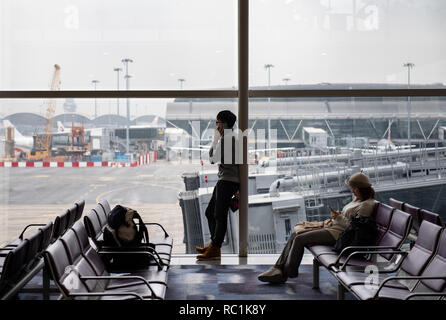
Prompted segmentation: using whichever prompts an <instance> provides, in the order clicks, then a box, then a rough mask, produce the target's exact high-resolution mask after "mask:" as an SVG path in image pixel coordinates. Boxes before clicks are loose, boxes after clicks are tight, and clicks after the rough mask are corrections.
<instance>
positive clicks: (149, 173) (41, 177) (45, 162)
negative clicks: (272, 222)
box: [0, 99, 238, 254]
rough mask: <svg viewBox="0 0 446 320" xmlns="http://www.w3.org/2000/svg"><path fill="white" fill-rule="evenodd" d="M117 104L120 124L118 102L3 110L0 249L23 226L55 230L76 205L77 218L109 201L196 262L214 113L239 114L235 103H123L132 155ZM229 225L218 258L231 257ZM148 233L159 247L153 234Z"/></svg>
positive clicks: (204, 230)
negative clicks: (51, 225) (81, 203)
mask: <svg viewBox="0 0 446 320" xmlns="http://www.w3.org/2000/svg"><path fill="white" fill-rule="evenodd" d="M121 100H122V101H120V108H121V112H120V114H119V115H117V114H116V111H117V99H3V100H1V101H0V103H1V110H2V114H1V118H2V120H3V121H2V125H1V126H0V136H2V137H3V138H2V139H1V141H0V158H1V159H0V244H3V243H6V242H8V241H12V240H14V239H15V238H14V237H17V236H18V235H19V234H20V232H21V230H22V229H23V227H24V221H25V222H26V224H28V223H47V222H49V221H54V219H55V217H56V216H57V215H60V214H62V213H63V212H64V211H65V210H66V209H68V208H69V206H70V205H72V204H73V203H74V202H75V201H77V200H80V199H84V200H85V201H86V206H85V210H84V213H87V212H88V211H89V210H91V209H93V208H94V207H95V205H96V204H97V203H98V201H99V200H100V199H107V200H108V201H109V203H110V205H111V207H112V208H113V206H115V205H117V204H121V205H124V206H128V207H131V208H133V209H136V210H137V211H138V212H139V213H140V214H141V216H142V218H143V220H144V221H145V222H158V223H161V224H162V225H163V226H164V228H165V229H166V231H167V232H168V233H169V235H171V236H172V238H173V239H174V246H173V252H174V253H178V254H184V253H191V254H195V253H196V251H195V246H203V245H205V244H207V243H208V242H209V240H210V232H209V226H208V222H207V218H206V216H205V210H206V208H207V205H208V203H209V201H210V198H211V195H212V192H213V188H214V186H215V184H216V182H217V164H211V163H210V162H209V146H210V143H211V141H212V139H213V136H214V130H215V128H216V115H217V113H218V112H219V111H221V110H224V109H229V110H232V111H233V112H234V113H237V112H236V111H235V110H236V107H237V101H236V99H129V110H130V123H129V152H127V118H126V115H125V113H124V110H125V109H126V108H127V101H126V99H121ZM50 105H53V106H55V112H54V114H53V117H52V118H51V119H52V121H50V125H49V129H50V130H49V131H50V133H51V144H50V147H49V150H50V152H49V153H45V150H48V148H47V147H46V146H47V145H46V144H44V141H45V140H44V137H45V132H46V122H45V117H46V115H47V110H48V108H49V106H50ZM95 109H96V112H97V116H96V117H94V113H95ZM51 122H52V123H51ZM14 128H15V129H14ZM228 217H229V220H228V221H229V222H228V233H227V235H226V237H225V239H224V242H223V246H222V252H223V253H235V252H236V250H237V248H238V245H237V231H236V228H237V224H236V223H238V221H237V217H238V213H237V212H235V213H234V212H229V216H228ZM149 231H150V232H151V237H152V236H153V237H154V238H156V236H157V235H158V233H159V231H160V230H159V229H156V228H155V227H152V228H151V229H150V230H149Z"/></svg>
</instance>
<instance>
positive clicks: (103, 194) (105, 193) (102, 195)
mask: <svg viewBox="0 0 446 320" xmlns="http://www.w3.org/2000/svg"><path fill="white" fill-rule="evenodd" d="M134 187H135V186H128V187H122V188H117V189H113V190H108V191H106V192H103V193H101V194H100V195H98V196H97V197H96V203H98V202H99V201H100V199H101V198H103V197H104V196H105V195H107V194H109V193H112V192H116V191H121V190H125V189H130V188H134Z"/></svg>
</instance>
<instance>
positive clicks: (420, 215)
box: [389, 198, 444, 247]
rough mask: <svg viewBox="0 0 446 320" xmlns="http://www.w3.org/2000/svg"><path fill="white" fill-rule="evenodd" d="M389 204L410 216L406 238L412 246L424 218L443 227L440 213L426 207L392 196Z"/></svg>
mask: <svg viewBox="0 0 446 320" xmlns="http://www.w3.org/2000/svg"><path fill="white" fill-rule="evenodd" d="M389 204H390V205H391V206H392V207H393V208H395V209H399V210H402V211H404V212H407V213H409V214H410V215H411V216H412V229H411V230H410V233H409V236H408V240H409V241H410V246H411V247H412V246H413V245H414V244H415V241H416V240H417V236H418V231H419V229H420V225H421V223H422V222H423V221H424V220H426V221H429V222H432V223H434V224H436V225H439V226H441V227H444V224H443V221H441V218H440V215H439V214H437V213H434V212H431V211H428V210H426V209H422V208H418V207H416V206H413V205H411V204H409V203H407V202H403V201H400V200H397V199H394V198H390V199H389Z"/></svg>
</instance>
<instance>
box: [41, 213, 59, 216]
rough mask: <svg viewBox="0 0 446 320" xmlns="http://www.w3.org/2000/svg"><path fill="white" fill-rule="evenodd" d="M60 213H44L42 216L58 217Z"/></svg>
mask: <svg viewBox="0 0 446 320" xmlns="http://www.w3.org/2000/svg"><path fill="white" fill-rule="evenodd" d="M58 215H59V213H48V214H42V217H57V216H58Z"/></svg>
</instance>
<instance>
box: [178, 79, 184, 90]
mask: <svg viewBox="0 0 446 320" xmlns="http://www.w3.org/2000/svg"><path fill="white" fill-rule="evenodd" d="M184 81H186V79H178V82H179V83H180V89H181V90H183V82H184Z"/></svg>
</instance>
